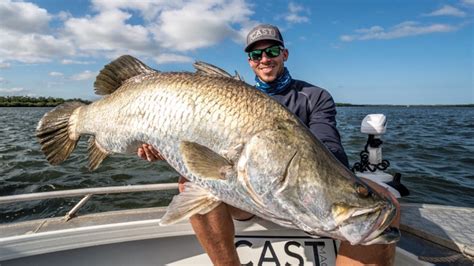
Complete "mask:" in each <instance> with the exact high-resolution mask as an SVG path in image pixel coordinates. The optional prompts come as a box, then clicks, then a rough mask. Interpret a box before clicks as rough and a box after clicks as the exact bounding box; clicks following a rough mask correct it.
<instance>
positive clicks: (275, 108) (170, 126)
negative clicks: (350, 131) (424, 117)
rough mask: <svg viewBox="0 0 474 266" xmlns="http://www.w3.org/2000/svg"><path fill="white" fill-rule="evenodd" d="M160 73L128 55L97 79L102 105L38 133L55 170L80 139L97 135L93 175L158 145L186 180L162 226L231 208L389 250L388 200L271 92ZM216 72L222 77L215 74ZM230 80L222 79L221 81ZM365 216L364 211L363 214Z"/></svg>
mask: <svg viewBox="0 0 474 266" xmlns="http://www.w3.org/2000/svg"><path fill="white" fill-rule="evenodd" d="M206 67H207V68H212V67H211V66H207V65H204V70H203V65H201V67H200V68H199V71H198V72H197V73H187V72H169V73H165V72H158V71H155V70H153V69H151V68H149V67H148V66H146V65H145V64H143V63H142V62H140V61H139V60H137V59H135V58H133V57H131V56H122V57H120V58H119V59H117V60H115V61H113V62H112V63H110V64H109V65H107V66H106V67H105V68H104V70H102V71H101V72H100V74H99V75H98V77H97V79H96V82H95V84H94V85H95V88H96V93H97V94H101V95H104V94H105V95H106V96H105V97H103V98H102V99H100V100H98V101H96V102H93V103H91V104H90V105H83V104H81V103H66V104H64V105H62V106H58V107H57V108H55V109H53V110H52V111H50V112H48V113H47V114H45V116H44V117H43V118H42V120H41V121H40V123H39V124H38V127H37V137H38V138H39V141H40V143H41V144H42V150H43V152H44V153H45V154H46V156H47V159H48V160H49V161H50V162H51V163H52V164H58V163H60V162H62V161H64V160H65V159H66V158H67V157H68V156H69V154H70V153H71V152H72V150H73V149H74V147H75V143H76V142H77V140H78V138H79V136H80V135H91V136H93V138H92V139H91V141H90V146H89V153H90V160H89V168H90V169H95V168H97V167H98V166H99V165H100V163H101V162H102V160H104V159H105V158H106V157H107V156H110V155H112V154H113V153H132V154H133V153H136V151H137V149H138V147H140V146H141V145H142V144H144V143H148V144H151V145H153V147H155V148H156V149H157V150H158V151H159V152H160V154H161V155H162V156H163V157H164V158H165V159H166V161H167V162H168V163H169V164H170V165H171V166H172V167H173V168H174V169H175V170H176V171H178V172H179V173H180V174H181V175H183V176H185V177H186V178H187V179H188V180H189V181H190V182H187V183H186V188H185V190H184V192H182V193H180V194H179V195H177V196H175V197H174V198H173V201H172V203H171V204H170V206H169V207H168V211H167V213H166V215H165V216H164V217H163V218H162V220H161V223H162V224H168V223H173V222H176V221H179V220H181V219H185V218H188V217H190V216H191V215H194V214H196V213H205V212H208V211H210V210H212V209H213V208H214V207H215V206H217V204H219V203H220V202H225V203H227V204H229V205H233V206H235V207H238V208H240V209H242V210H245V211H248V212H251V213H254V214H256V215H259V216H261V217H262V218H265V219H268V220H270V221H272V222H275V223H278V224H280V225H283V226H287V227H293V228H299V229H302V230H305V231H307V232H309V233H312V234H315V235H320V236H330V237H334V238H339V239H343V240H348V241H350V242H351V243H352V244H359V243H369V242H370V243H373V242H374V241H376V242H377V243H389V242H394V241H396V240H397V239H398V238H397V237H399V235H398V236H396V235H386V234H383V232H384V229H385V228H387V227H388V226H389V224H390V222H391V220H392V219H393V217H394V215H395V211H396V209H395V207H394V204H393V202H391V199H390V198H387V197H383V196H381V195H379V194H377V193H376V192H373V191H372V192H371V193H369V195H367V194H365V195H360V194H359V193H358V189H357V187H358V186H366V184H364V183H363V182H362V181H361V180H360V179H358V178H357V177H356V176H354V175H353V174H352V172H350V171H349V170H348V169H346V168H345V167H344V166H343V165H342V164H341V163H340V162H338V161H337V159H335V157H334V156H333V155H332V154H331V153H330V152H329V151H328V150H327V148H325V147H324V145H323V144H322V143H320V141H319V140H317V139H316V138H315V137H314V136H313V135H312V134H311V132H310V131H309V130H308V129H307V128H306V126H304V125H303V124H302V123H301V122H300V121H299V119H298V118H297V117H296V116H295V115H294V114H292V113H291V112H289V111H288V110H287V109H286V108H285V107H283V106H282V105H280V104H279V103H277V102H276V101H274V100H273V99H272V98H270V97H269V96H268V95H266V94H264V93H262V92H260V91H258V90H256V89H255V88H254V87H252V86H249V85H248V84H246V83H244V82H242V81H239V80H235V79H233V78H231V77H230V75H228V74H225V71H221V72H218V73H221V74H219V75H217V76H216V75H214V74H213V75H211V74H209V73H206V71H205V68H206ZM213 73H216V72H213ZM222 73H224V74H222ZM359 214H363V216H362V215H359Z"/></svg>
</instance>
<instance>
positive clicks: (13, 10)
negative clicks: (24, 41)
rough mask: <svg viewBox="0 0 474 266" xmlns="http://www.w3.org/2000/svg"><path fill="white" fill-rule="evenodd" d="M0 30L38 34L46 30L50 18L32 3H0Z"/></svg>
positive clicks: (7, 1)
mask: <svg viewBox="0 0 474 266" xmlns="http://www.w3.org/2000/svg"><path fill="white" fill-rule="evenodd" d="M0 17H1V18H2V23H0V28H1V29H4V30H9V31H15V32H22V33H39V32H43V31H44V30H46V29H47V28H48V23H49V20H50V19H51V16H50V15H49V14H48V11H46V10H45V9H43V8H40V7H38V6H37V5H35V4H32V3H25V2H12V1H10V0H6V1H1V2H0Z"/></svg>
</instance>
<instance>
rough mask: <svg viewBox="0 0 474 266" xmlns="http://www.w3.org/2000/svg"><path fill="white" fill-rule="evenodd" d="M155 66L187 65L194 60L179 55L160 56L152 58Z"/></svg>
mask: <svg viewBox="0 0 474 266" xmlns="http://www.w3.org/2000/svg"><path fill="white" fill-rule="evenodd" d="M154 59H155V62H156V63H157V64H166V63H188V62H193V61H194V60H193V59H192V58H191V57H189V56H184V55H179V54H160V55H159V56H156V57H154Z"/></svg>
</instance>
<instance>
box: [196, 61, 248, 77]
mask: <svg viewBox="0 0 474 266" xmlns="http://www.w3.org/2000/svg"><path fill="white" fill-rule="evenodd" d="M193 66H194V68H195V69H196V73H197V74H201V75H207V76H218V77H226V78H233V79H236V80H242V81H243V79H242V78H241V77H240V75H239V73H237V71H235V76H232V75H231V74H229V73H228V72H227V71H225V70H224V69H222V68H220V67H217V66H215V65H212V64H209V63H206V62H202V61H196V62H195V63H194V64H193Z"/></svg>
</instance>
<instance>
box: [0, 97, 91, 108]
mask: <svg viewBox="0 0 474 266" xmlns="http://www.w3.org/2000/svg"><path fill="white" fill-rule="evenodd" d="M70 101H78V102H82V103H85V104H89V103H91V101H86V100H83V99H79V98H74V99H63V98H53V97H28V96H0V107H55V106H58V105H60V104H62V103H65V102H70Z"/></svg>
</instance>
